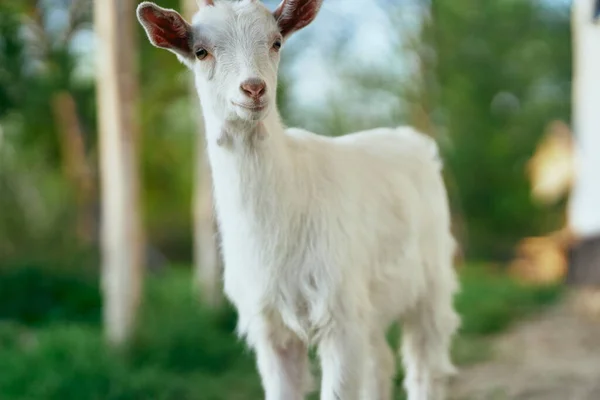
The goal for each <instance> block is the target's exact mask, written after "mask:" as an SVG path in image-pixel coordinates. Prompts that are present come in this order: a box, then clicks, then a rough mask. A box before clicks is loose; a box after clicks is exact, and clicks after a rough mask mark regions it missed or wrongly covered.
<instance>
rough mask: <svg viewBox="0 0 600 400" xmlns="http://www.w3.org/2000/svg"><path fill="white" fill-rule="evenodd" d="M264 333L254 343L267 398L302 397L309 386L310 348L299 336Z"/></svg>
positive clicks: (287, 399) (299, 398)
mask: <svg viewBox="0 0 600 400" xmlns="http://www.w3.org/2000/svg"><path fill="white" fill-rule="evenodd" d="M286 336H287V337H286V338H285V340H281V339H280V338H276V337H274V336H273V335H268V336H267V335H265V336H262V337H261V338H259V339H258V340H257V341H256V343H255V346H254V347H255V351H256V357H257V364H258V370H259V372H260V376H261V380H262V385H263V389H264V391H265V399H266V400H302V399H304V394H305V393H306V391H307V390H308V386H309V382H310V372H309V366H308V350H307V347H306V345H305V344H304V343H303V342H302V341H301V340H300V339H298V338H296V337H292V336H291V334H290V335H286Z"/></svg>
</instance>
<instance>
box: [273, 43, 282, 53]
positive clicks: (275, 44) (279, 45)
mask: <svg viewBox="0 0 600 400" xmlns="http://www.w3.org/2000/svg"><path fill="white" fill-rule="evenodd" d="M273 49H275V50H276V51H278V50H279V49H281V40H276V41H275V43H273Z"/></svg>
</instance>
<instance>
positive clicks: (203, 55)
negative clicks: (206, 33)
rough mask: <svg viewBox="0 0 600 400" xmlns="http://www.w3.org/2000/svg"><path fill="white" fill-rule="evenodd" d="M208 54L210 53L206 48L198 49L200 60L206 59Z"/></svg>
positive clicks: (197, 53)
mask: <svg viewBox="0 0 600 400" xmlns="http://www.w3.org/2000/svg"><path fill="white" fill-rule="evenodd" d="M207 55H208V51H206V49H198V50H196V57H198V60H204V59H205V58H206V56H207Z"/></svg>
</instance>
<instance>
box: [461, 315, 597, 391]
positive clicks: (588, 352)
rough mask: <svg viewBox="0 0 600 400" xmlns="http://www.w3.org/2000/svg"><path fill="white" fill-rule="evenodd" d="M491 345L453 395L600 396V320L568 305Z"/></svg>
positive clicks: (464, 373)
mask: <svg viewBox="0 0 600 400" xmlns="http://www.w3.org/2000/svg"><path fill="white" fill-rule="evenodd" d="M493 349H494V356H493V357H492V359H491V360H489V361H486V362H484V363H481V364H476V365H473V366H470V367H466V368H463V369H462V370H461V373H460V375H459V376H458V377H457V378H456V380H455V381H454V382H453V383H452V391H451V393H452V394H453V396H452V399H453V400H600V323H593V322H590V321H586V320H583V319H582V318H579V317H577V316H575V315H574V314H573V313H572V312H571V311H570V309H569V308H568V307H566V306H564V305H563V306H560V307H557V308H555V309H552V310H549V311H547V312H545V313H543V314H541V315H538V316H537V317H536V318H534V319H530V320H527V321H524V322H521V323H520V324H517V325H515V326H514V327H513V328H512V329H511V330H510V331H508V332H506V333H504V334H502V335H500V336H499V337H498V338H496V339H495V340H494V341H493Z"/></svg>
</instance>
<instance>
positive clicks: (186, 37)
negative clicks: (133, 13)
mask: <svg viewBox="0 0 600 400" xmlns="http://www.w3.org/2000/svg"><path fill="white" fill-rule="evenodd" d="M137 17H138V20H139V21H140V24H142V26H143V27H144V30H145V31H146V34H147V35H148V39H149V40H150V43H152V44H153V45H154V46H156V47H160V48H162V49H167V50H170V51H172V52H173V53H175V54H177V55H179V56H181V57H184V58H190V57H192V56H193V52H192V27H191V26H190V25H189V24H188V23H187V22H186V21H185V20H184V19H183V17H182V16H181V15H179V13H178V12H177V11H174V10H167V9H165V8H162V7H159V6H157V5H156V4H154V3H151V2H148V1H145V2H143V3H141V4H140V5H139V6H138V8H137Z"/></svg>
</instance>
